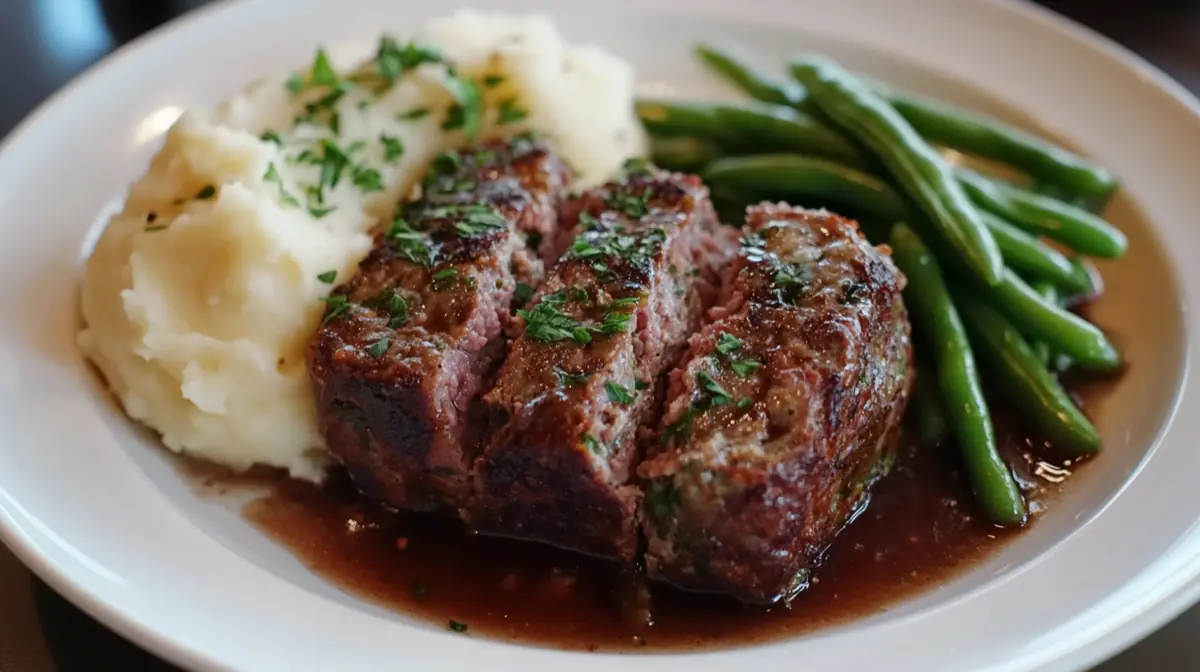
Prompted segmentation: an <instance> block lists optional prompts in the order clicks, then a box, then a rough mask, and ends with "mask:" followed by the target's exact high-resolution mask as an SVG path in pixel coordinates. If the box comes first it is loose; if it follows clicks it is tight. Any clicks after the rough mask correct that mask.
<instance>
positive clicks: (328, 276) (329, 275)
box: [317, 269, 338, 285]
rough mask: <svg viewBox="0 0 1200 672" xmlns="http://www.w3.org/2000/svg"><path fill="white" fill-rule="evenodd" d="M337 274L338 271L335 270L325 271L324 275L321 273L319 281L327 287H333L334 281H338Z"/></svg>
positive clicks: (318, 277)
mask: <svg viewBox="0 0 1200 672" xmlns="http://www.w3.org/2000/svg"><path fill="white" fill-rule="evenodd" d="M337 273H338V272H337V270H336V269H334V270H332V271H325V272H324V273H321V274H320V275H318V276H317V280H320V281H321V282H323V283H325V284H327V285H332V284H333V281H334V280H337Z"/></svg>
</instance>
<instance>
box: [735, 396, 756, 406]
mask: <svg viewBox="0 0 1200 672" xmlns="http://www.w3.org/2000/svg"><path fill="white" fill-rule="evenodd" d="M753 404H754V400H753V399H751V398H750V397H742V398H741V399H738V402H737V407H738V408H742V409H745V408H749V407H750V406H752V405H753Z"/></svg>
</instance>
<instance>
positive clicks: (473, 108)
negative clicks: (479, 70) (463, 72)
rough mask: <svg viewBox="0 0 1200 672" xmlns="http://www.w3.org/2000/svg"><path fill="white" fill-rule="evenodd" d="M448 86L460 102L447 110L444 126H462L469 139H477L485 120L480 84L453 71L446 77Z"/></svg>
mask: <svg viewBox="0 0 1200 672" xmlns="http://www.w3.org/2000/svg"><path fill="white" fill-rule="evenodd" d="M446 88H447V89H448V90H449V91H450V94H451V95H452V96H454V99H455V100H456V101H458V102H457V103H456V104H455V105H452V106H451V107H450V109H449V110H447V113H446V119H445V120H444V121H443V122H442V128H443V129H444V130H457V129H460V128H461V129H462V130H463V131H464V132H465V133H466V134H467V140H468V141H470V140H473V139H475V135H476V134H477V133H479V127H480V125H481V124H482V120H483V94H482V93H481V92H480V91H479V85H478V84H476V83H475V82H473V81H471V80H469V79H462V78H460V77H459V76H458V75H456V74H454V72H453V71H451V72H450V73H448V78H447V79H446Z"/></svg>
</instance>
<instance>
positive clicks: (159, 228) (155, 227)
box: [142, 224, 167, 232]
mask: <svg viewBox="0 0 1200 672" xmlns="http://www.w3.org/2000/svg"><path fill="white" fill-rule="evenodd" d="M165 228H167V225H166V224H153V225H151V226H147V227H146V228H144V229H142V230H143V231H149V232H153V231H162V230H163V229H165Z"/></svg>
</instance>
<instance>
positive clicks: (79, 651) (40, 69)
mask: <svg viewBox="0 0 1200 672" xmlns="http://www.w3.org/2000/svg"><path fill="white" fill-rule="evenodd" d="M209 1H210V0H0V63H4V64H5V66H4V67H3V68H0V91H4V94H3V95H2V96H0V137H3V135H4V134H6V133H7V132H8V131H9V130H11V129H12V128H13V126H15V125H16V124H17V123H18V122H19V121H20V120H21V119H22V118H23V117H24V116H25V115H26V114H28V113H29V112H30V111H31V110H32V109H33V108H34V107H35V106H36V105H37V104H38V103H40V102H41V101H42V100H44V99H45V98H46V97H47V96H49V95H50V94H51V93H53V92H54V91H55V90H56V89H58V88H59V87H60V86H62V85H63V84H65V83H66V82H67V81H68V80H70V79H71V78H72V77H74V76H75V75H77V74H78V73H80V72H81V71H83V70H84V69H85V68H87V67H88V66H89V65H91V64H92V63H94V62H96V61H97V60H99V59H100V58H102V57H103V56H104V55H105V54H107V53H108V52H110V51H112V50H113V49H115V48H116V47H117V46H119V45H121V44H123V43H125V42H128V41H129V40H131V39H133V38H134V37H137V36H138V35H140V34H142V33H144V32H146V31H147V30H150V29H152V28H154V27H155V26H157V25H159V24H161V23H163V22H165V21H168V20H170V19H171V18H172V17H174V16H177V15H179V14H182V13H184V12H187V11H189V10H191V9H194V8H196V7H198V6H200V5H204V4H207V3H208V2H209ZM1042 4H1045V5H1047V6H1049V7H1051V8H1052V9H1055V10H1056V11H1059V12H1061V13H1063V14H1065V15H1067V16H1070V17H1072V18H1074V19H1076V20H1077V21H1080V22H1081V23H1084V24H1086V25H1088V26H1090V27H1092V28H1094V29H1096V30H1098V31H1099V32H1101V33H1104V34H1105V35H1108V36H1109V37H1111V38H1113V39H1115V40H1117V41H1118V42H1120V43H1122V44H1124V45H1125V46H1127V47H1129V48H1130V49H1132V50H1133V51H1135V52H1137V53H1139V54H1141V55H1142V56H1143V57H1145V58H1147V59H1149V60H1150V61H1151V62H1153V63H1154V64H1155V65H1157V66H1159V67H1160V68H1162V69H1163V70H1165V71H1166V72H1167V73H1168V74H1170V75H1171V76H1173V77H1175V78H1176V79H1178V80H1179V81H1180V82H1182V83H1183V84H1184V85H1185V86H1187V87H1188V88H1190V89H1191V90H1193V91H1197V92H1200V0H1141V1H1140V2H1137V3H1135V2H1124V3H1120V5H1119V6H1117V7H1116V8H1114V7H1113V5H1117V3H1101V2H1097V1H1096V0H1045V1H1044V2H1043V3H1042ZM0 596H3V598H0V670H6V671H7V670H14V671H18V672H43V671H46V672H49V671H52V670H60V671H62V672H75V671H82V670H97V669H104V670H109V669H118V670H173V669H175V668H173V667H172V666H170V665H167V664H165V663H163V662H161V661H158V660H156V659H155V658H153V657H152V656H150V655H148V654H146V653H144V652H142V651H141V650H139V649H137V648H136V647H134V646H132V645H130V644H128V643H126V642H124V641H123V640H121V639H120V638H118V637H117V636H115V635H113V634H111V633H110V632H109V631H108V630H106V629H105V628H104V627H102V626H100V625H99V624H97V623H96V622H94V621H92V620H91V619H90V618H88V617H87V616H85V615H83V614H82V613H81V612H80V611H79V610H77V609H75V608H74V607H73V606H71V605H70V604H69V603H68V602H67V601H66V600H64V599H62V598H61V597H59V596H58V595H57V594H55V593H54V592H53V591H52V590H50V589H49V588H47V587H46V586H45V584H43V583H41V582H40V581H38V580H37V579H35V578H33V577H32V576H31V575H30V574H29V572H28V571H27V570H26V569H25V568H24V567H22V566H21V564H20V563H19V562H17V560H16V559H15V558H14V557H13V556H12V555H11V554H9V553H8V551H7V550H6V549H4V548H3V547H2V546H0ZM1196 632H1200V607H1198V608H1196V609H1193V610H1191V611H1190V612H1188V613H1187V614H1185V615H1184V616H1182V617H1180V618H1179V619H1177V620H1176V621H1174V622H1172V623H1171V624H1170V625H1168V626H1167V627H1166V628H1164V629H1162V630H1161V631H1159V632H1158V633H1156V634H1154V635H1152V636H1151V637H1150V638H1148V639H1146V640H1145V641H1143V642H1141V643H1140V644H1138V645H1136V646H1134V647H1133V648H1131V649H1130V650H1128V651H1126V652H1125V653H1123V654H1121V655H1120V656H1118V657H1117V658H1115V659H1113V660H1111V661H1109V662H1107V663H1105V664H1104V665H1101V666H1100V667H1098V668H1096V669H1097V670H1098V671H1099V672H1126V671H1130V672H1132V671H1135V670H1184V669H1200V643H1197V642H1196V641H1195V640H1196V638H1195V636H1194V633H1196Z"/></svg>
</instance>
